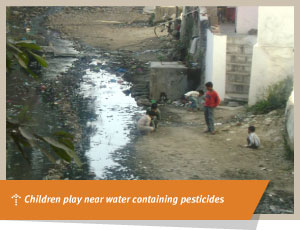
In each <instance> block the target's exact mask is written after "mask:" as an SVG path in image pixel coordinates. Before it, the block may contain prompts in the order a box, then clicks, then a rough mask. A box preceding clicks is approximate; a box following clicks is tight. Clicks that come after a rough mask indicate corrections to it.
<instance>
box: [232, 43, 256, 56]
mask: <svg viewBox="0 0 300 230" xmlns="http://www.w3.org/2000/svg"><path fill="white" fill-rule="evenodd" d="M227 53H235V54H247V55H252V53H253V46H249V45H241V44H228V43H227Z"/></svg>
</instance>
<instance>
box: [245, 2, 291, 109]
mask: <svg viewBox="0 0 300 230" xmlns="http://www.w3.org/2000/svg"><path fill="white" fill-rule="evenodd" d="M258 15H259V17H258V37H257V44H256V45H255V46H254V49H253V57H252V68H251V79H250V89H249V100H248V104H249V105H253V104H255V103H256V102H257V100H259V99H260V98H262V97H263V96H264V92H265V89H266V88H267V87H268V86H269V85H271V84H273V83H276V82H277V81H280V80H282V79H284V78H286V77H287V76H293V73H294V7H286V6H284V7H280V6H276V7H259V12H258Z"/></svg>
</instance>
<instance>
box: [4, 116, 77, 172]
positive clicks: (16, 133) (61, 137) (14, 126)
mask: <svg viewBox="0 0 300 230" xmlns="http://www.w3.org/2000/svg"><path fill="white" fill-rule="evenodd" d="M6 132H7V135H8V136H10V137H11V138H12V140H13V141H14V143H15V144H16V146H17V148H18V149H19V151H20V152H21V154H22V155H23V156H24V158H25V159H26V160H27V161H28V163H30V161H29V156H28V154H27V151H26V149H30V150H32V149H33V148H35V149H40V151H41V152H42V153H43V154H44V155H45V156H46V157H47V158H48V159H49V160H50V161H51V162H53V163H55V158H54V156H53V153H55V154H56V155H57V156H58V157H60V158H62V159H64V160H65V161H67V162H71V161H72V160H74V162H75V163H76V164H77V165H78V166H79V167H81V165H82V163H81V161H80V159H79V158H78V156H77V155H76V153H75V151H74V145H73V136H72V135H70V134H68V133H66V132H64V131H59V132H56V133H54V134H52V136H51V137H44V136H41V135H38V134H36V133H34V132H31V131H30V130H28V129H27V128H26V127H25V126H23V125H21V124H20V123H18V122H13V121H8V120H7V121H6ZM45 146H48V148H49V147H50V148H51V149H52V150H53V152H49V151H48V150H47V149H46V148H45Z"/></svg>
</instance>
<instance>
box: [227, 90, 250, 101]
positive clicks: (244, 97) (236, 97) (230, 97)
mask: <svg viewBox="0 0 300 230" xmlns="http://www.w3.org/2000/svg"><path fill="white" fill-rule="evenodd" d="M224 100H225V101H241V102H247V101H248V94H240V93H227V92H226V93H225V99H224Z"/></svg>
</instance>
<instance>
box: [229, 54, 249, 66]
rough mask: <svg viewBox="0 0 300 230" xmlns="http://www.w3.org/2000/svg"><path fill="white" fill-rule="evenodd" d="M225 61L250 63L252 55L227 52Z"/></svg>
mask: <svg viewBox="0 0 300 230" xmlns="http://www.w3.org/2000/svg"><path fill="white" fill-rule="evenodd" d="M226 61H227V63H239V64H249V65H251V63H252V55H246V54H236V53H227V55H226Z"/></svg>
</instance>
